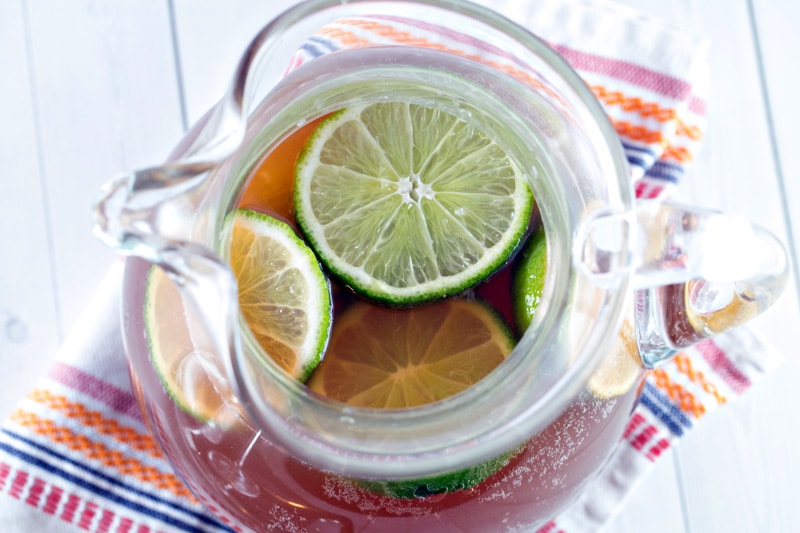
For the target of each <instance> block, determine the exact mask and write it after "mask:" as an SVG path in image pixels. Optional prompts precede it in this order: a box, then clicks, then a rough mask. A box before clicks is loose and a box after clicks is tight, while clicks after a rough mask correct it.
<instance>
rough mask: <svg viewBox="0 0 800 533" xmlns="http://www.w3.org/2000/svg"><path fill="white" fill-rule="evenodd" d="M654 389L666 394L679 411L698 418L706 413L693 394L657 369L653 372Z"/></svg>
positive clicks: (660, 369) (662, 370)
mask: <svg viewBox="0 0 800 533" xmlns="http://www.w3.org/2000/svg"><path fill="white" fill-rule="evenodd" d="M653 377H654V378H655V384H656V387H658V388H659V389H661V390H662V391H664V392H666V393H667V395H668V396H669V398H670V399H671V400H672V401H673V402H675V403H676V404H678V406H679V407H680V408H681V411H683V412H685V413H688V414H691V415H693V416H694V417H695V418H700V417H701V416H703V415H704V414H705V413H706V407H705V406H704V405H703V404H702V403H700V402H699V401H697V398H695V397H694V394H692V393H691V392H689V391H688V390H686V389H685V388H684V387H683V385H681V384H680V383H675V382H674V381H672V378H670V377H669V374H667V372H666V371H664V369H662V368H659V369H656V370H654V371H653Z"/></svg>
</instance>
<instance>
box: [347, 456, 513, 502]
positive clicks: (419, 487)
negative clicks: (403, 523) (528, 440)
mask: <svg viewBox="0 0 800 533" xmlns="http://www.w3.org/2000/svg"><path fill="white" fill-rule="evenodd" d="M521 449H522V448H521V447H520V448H518V449H514V450H512V451H510V452H507V453H504V454H502V455H500V456H498V457H495V458H493V459H489V460H488V461H484V462H482V463H478V464H477V465H474V466H471V467H469V468H465V469H463V470H458V471H456V472H449V473H446V474H441V475H438V476H431V477H429V478H425V479H420V480H415V479H410V480H395V481H378V480H353V481H355V483H356V484H357V485H358V486H360V487H361V488H363V489H364V490H366V491H368V492H371V493H373V494H378V495H381V496H389V497H390V498H404V499H411V498H424V497H426V496H433V495H436V494H447V493H450V492H456V491H459V490H466V489H470V488H472V487H474V486H475V485H477V484H478V483H481V482H483V481H486V480H487V479H488V478H489V477H491V476H492V475H493V474H494V473H495V472H497V471H498V470H500V469H501V468H503V467H504V466H506V465H507V464H508V463H509V462H510V461H511V459H513V458H514V456H515V455H516V454H517V453H519V451H520V450H521Z"/></svg>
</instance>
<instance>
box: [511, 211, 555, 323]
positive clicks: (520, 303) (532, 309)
mask: <svg viewBox="0 0 800 533" xmlns="http://www.w3.org/2000/svg"><path fill="white" fill-rule="evenodd" d="M546 272H547V239H546V237H545V232H544V226H539V228H538V229H537V230H536V231H534V232H533V233H532V234H531V236H530V237H529V238H528V241H527V242H526V243H525V244H524V245H523V247H522V250H521V251H520V253H519V254H517V257H516V259H515V263H514V267H513V273H512V281H511V293H512V295H513V304H512V305H513V314H514V322H515V323H516V326H517V331H520V332H522V331H525V330H526V329H528V326H530V324H531V321H532V320H533V316H534V315H535V314H536V309H537V308H538V307H539V303H540V302H541V299H542V292H543V291H544V279H545V274H546Z"/></svg>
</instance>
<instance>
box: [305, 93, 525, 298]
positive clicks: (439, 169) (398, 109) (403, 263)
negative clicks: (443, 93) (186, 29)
mask: <svg viewBox="0 0 800 533" xmlns="http://www.w3.org/2000/svg"><path fill="white" fill-rule="evenodd" d="M294 195H295V216H296V219H297V222H298V225H299V226H300V228H301V230H302V231H303V233H304V234H305V236H306V238H307V240H308V242H309V244H310V245H311V247H312V248H314V250H315V251H316V252H317V255H318V256H319V257H320V260H321V261H322V262H323V263H324V264H325V266H326V267H327V268H328V269H329V270H330V271H331V272H332V273H333V274H335V275H336V276H338V277H339V278H341V279H342V280H344V282H345V283H346V284H347V285H349V286H351V287H353V288H354V289H355V290H356V291H358V292H360V293H361V294H363V295H365V296H367V297H369V298H371V299H373V300H376V301H379V302H384V303H389V304H413V303H419V302H425V301H430V300H433V299H437V298H441V297H443V296H447V295H452V294H456V293H458V292H460V291H462V290H464V289H466V288H467V287H470V286H472V285H474V284H475V283H477V282H478V281H480V280H482V279H484V278H486V277H488V276H489V275H490V274H491V273H492V272H494V271H495V270H496V269H497V268H498V267H500V266H501V265H503V264H504V263H505V262H506V261H507V260H508V258H509V257H510V255H511V254H512V253H513V252H514V251H515V249H516V248H517V246H518V245H519V243H520V242H521V240H522V238H523V237H524V235H525V232H526V229H527V226H528V221H529V218H530V214H531V209H532V203H533V196H532V194H531V191H530V188H529V187H528V184H527V182H526V181H525V179H524V177H523V176H522V174H521V173H520V171H519V170H518V169H517V167H516V166H515V165H514V163H513V162H512V161H511V159H510V158H509V157H508V155H507V154H506V153H505V151H504V150H503V149H502V148H501V147H500V146H499V145H498V144H497V143H496V142H494V141H493V140H492V139H491V138H490V137H489V136H488V135H487V134H486V133H485V132H483V131H482V130H480V129H478V128H476V127H475V126H474V125H473V124H471V123H469V122H466V121H465V120H462V119H461V118H459V117H457V116H455V115H453V114H450V113H448V112H446V111H443V110H441V109H437V108H434V107H428V106H424V105H419V104H415V103H407V102H381V103H372V104H367V105H363V106H360V107H354V108H349V109H345V110H342V111H340V112H338V113H336V114H334V115H333V116H331V117H329V118H328V119H326V120H325V121H324V122H323V123H322V124H321V125H320V126H319V128H318V129H317V130H316V131H315V132H314V134H313V135H312V137H311V139H310V140H309V142H308V144H307V145H306V146H305V148H304V150H303V152H302V153H301V155H300V158H299V159H298V163H297V168H296V176H295V190H294Z"/></svg>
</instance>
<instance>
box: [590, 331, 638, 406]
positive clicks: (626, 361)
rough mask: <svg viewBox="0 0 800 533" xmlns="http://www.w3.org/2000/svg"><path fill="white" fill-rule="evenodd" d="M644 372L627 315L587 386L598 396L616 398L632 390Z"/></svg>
mask: <svg viewBox="0 0 800 533" xmlns="http://www.w3.org/2000/svg"><path fill="white" fill-rule="evenodd" d="M642 372H643V369H642V366H641V364H640V363H639V350H638V347H637V344H636V335H635V333H634V331H633V325H632V323H631V320H630V318H629V317H626V318H625V320H624V322H623V323H622V327H621V328H620V331H619V333H618V335H617V339H616V341H615V342H614V345H613V347H612V349H611V351H610V352H609V353H608V354H607V355H606V357H605V358H604V359H603V361H602V362H601V363H600V366H599V367H598V368H597V370H595V371H594V373H593V374H592V376H591V377H590V378H589V382H588V384H587V386H588V388H589V391H590V392H591V393H592V394H593V395H594V396H596V397H598V398H601V399H608V398H615V397H617V396H622V395H623V394H625V393H626V392H628V391H629V390H631V388H632V387H633V385H634V384H635V383H636V381H637V380H638V378H639V376H640V375H641V374H642Z"/></svg>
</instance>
